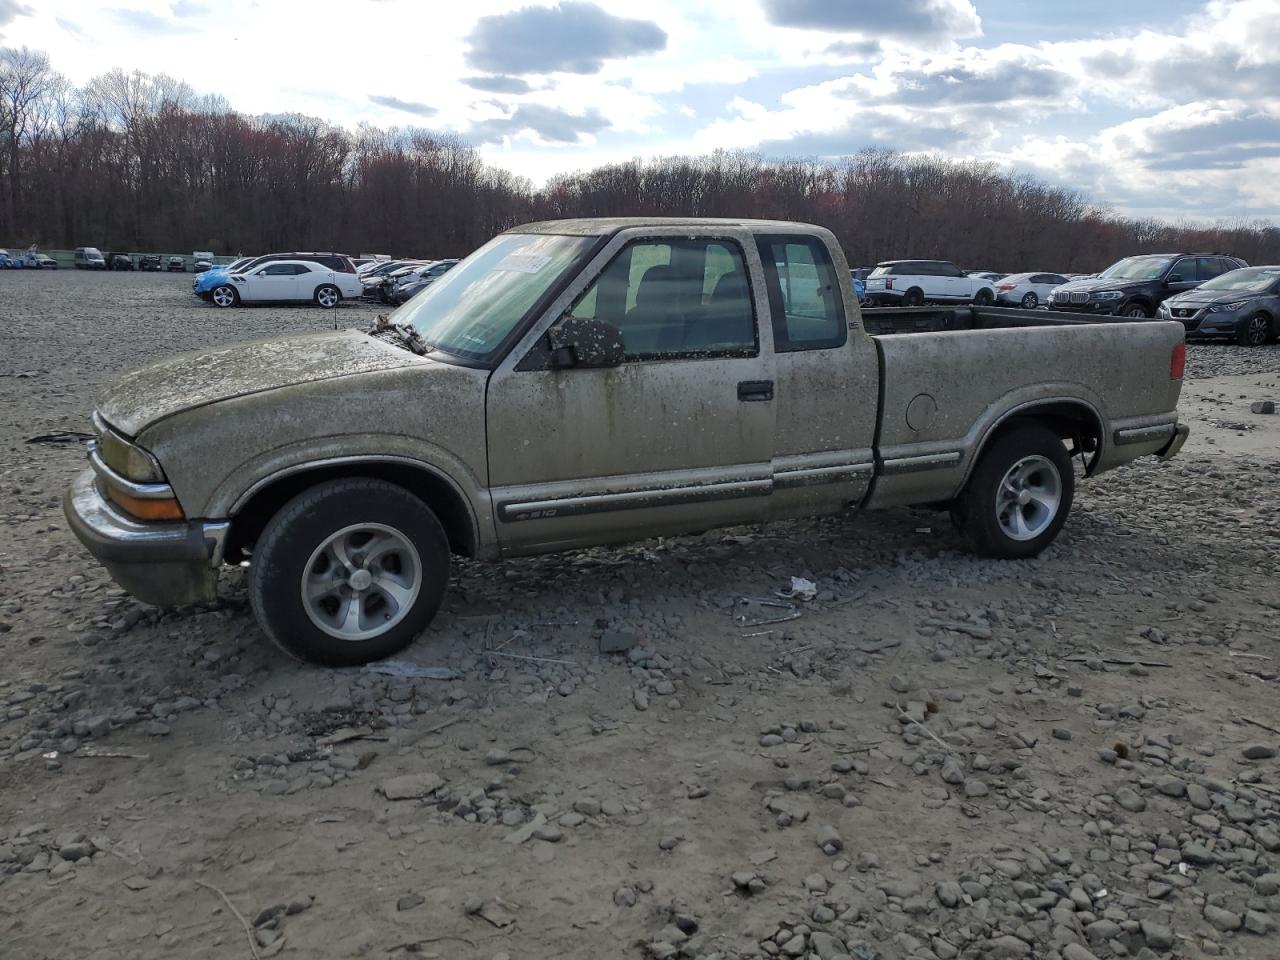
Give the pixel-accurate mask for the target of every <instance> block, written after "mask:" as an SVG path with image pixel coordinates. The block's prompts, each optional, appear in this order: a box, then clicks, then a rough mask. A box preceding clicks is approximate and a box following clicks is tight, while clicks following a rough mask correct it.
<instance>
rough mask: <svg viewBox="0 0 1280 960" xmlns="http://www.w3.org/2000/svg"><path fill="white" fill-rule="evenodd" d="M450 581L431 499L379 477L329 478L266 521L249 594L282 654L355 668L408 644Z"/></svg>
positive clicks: (445, 541) (442, 535) (446, 548)
mask: <svg viewBox="0 0 1280 960" xmlns="http://www.w3.org/2000/svg"><path fill="white" fill-rule="evenodd" d="M448 581H449V543H448V539H447V538H446V536H445V532H444V529H443V528H442V527H441V526H440V521H439V520H437V519H436V515H435V514H434V513H432V511H431V509H430V508H429V507H428V506H427V505H426V504H425V503H423V502H422V501H421V500H419V499H418V498H417V497H415V496H413V495H412V494H411V493H409V492H408V491H407V490H405V489H404V488H403V487H399V486H396V485H395V484H392V483H387V482H386V481H383V480H374V479H356V480H333V481H329V482H327V483H322V484H319V485H318V486H315V487H313V488H311V489H310V490H306V491H304V492H302V493H300V494H298V496H296V497H294V498H293V499H292V500H291V501H289V502H288V503H287V504H285V506H284V507H282V508H281V509H280V511H279V512H278V513H277V514H276V515H275V516H274V517H272V519H271V521H270V522H269V523H268V524H267V527H266V529H265V530H263V532H262V535H261V536H260V537H259V538H258V542H257V544H256V545H255V546H254V550H253V559H252V562H251V565H250V582H249V601H250V603H251V605H252V607H253V611H254V614H255V615H256V616H257V618H258V622H259V624H261V626H262V629H263V630H264V631H265V632H266V634H267V636H269V637H270V638H271V639H272V640H273V641H274V642H275V643H276V644H277V645H278V646H280V647H281V648H282V649H283V650H284V651H285V652H287V653H289V654H291V655H293V656H295V657H298V658H300V659H303V660H309V661H311V662H313V663H321V664H327V665H330V666H350V665H353V664H359V663H367V662H368V661H370V660H378V659H381V658H383V657H387V656H390V655H391V654H393V653H396V652H397V651H399V650H402V649H404V648H405V647H406V646H408V645H409V644H410V643H411V642H412V641H413V639H414V638H415V637H416V636H417V635H418V634H419V633H421V632H422V631H423V630H424V629H426V627H427V625H428V624H429V623H430V622H431V620H432V619H433V618H434V617H435V615H436V612H437V611H438V610H439V609H440V604H441V603H442V602H443V600H444V593H445V588H446V587H447V585H448Z"/></svg>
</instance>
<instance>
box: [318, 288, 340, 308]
mask: <svg viewBox="0 0 1280 960" xmlns="http://www.w3.org/2000/svg"><path fill="white" fill-rule="evenodd" d="M315 301H316V303H317V304H318V305H319V306H321V307H324V308H325V309H326V310H332V309H333V308H334V307H336V306H337V305H338V304H340V303H341V302H342V291H340V290H339V289H338V288H337V287H335V286H334V285H333V284H331V283H326V284H324V285H323V286H319V287H316V294H315Z"/></svg>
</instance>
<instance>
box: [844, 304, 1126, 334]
mask: <svg viewBox="0 0 1280 960" xmlns="http://www.w3.org/2000/svg"><path fill="white" fill-rule="evenodd" d="M861 312H862V325H863V327H864V328H865V329H866V331H867V333H869V334H871V335H872V336H878V335H883V334H891V333H946V332H949V331H953V330H999V329H1006V328H1009V327H1055V326H1081V325H1084V324H1107V323H1131V322H1133V321H1131V320H1126V319H1125V318H1124V317H1092V316H1088V315H1082V314H1079V313H1066V312H1061V311H1055V310H1022V309H1020V308H1017V307H974V306H956V307H946V306H925V307H863V308H862V311H861Z"/></svg>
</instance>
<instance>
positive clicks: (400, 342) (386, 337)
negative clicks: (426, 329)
mask: <svg viewBox="0 0 1280 960" xmlns="http://www.w3.org/2000/svg"><path fill="white" fill-rule="evenodd" d="M369 336H371V337H373V338H374V339H375V340H381V341H383V342H384V343H389V344H391V345H392V346H396V347H400V348H401V349H402V350H408V351H409V352H410V353H416V354H417V355H418V356H420V357H421V356H425V355H426V354H428V353H430V352H431V351H432V350H434V349H435V345H434V344H430V343H427V341H425V340H423V339H422V334H420V333H418V331H417V330H416V329H415V328H414V326H413V324H411V323H393V322H392V321H391V318H390V317H388V316H387V315H386V314H385V313H380V314H378V319H377V320H375V321H374V323H373V329H372V330H370V331H369Z"/></svg>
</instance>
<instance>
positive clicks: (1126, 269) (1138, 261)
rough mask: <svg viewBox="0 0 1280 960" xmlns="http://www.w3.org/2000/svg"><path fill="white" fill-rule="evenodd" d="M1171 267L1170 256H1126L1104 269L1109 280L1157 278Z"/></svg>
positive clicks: (1104, 273) (1102, 275)
mask: <svg viewBox="0 0 1280 960" xmlns="http://www.w3.org/2000/svg"><path fill="white" fill-rule="evenodd" d="M1168 267H1169V258H1168V257H1125V258H1124V259H1123V260H1121V261H1120V262H1119V263H1113V264H1112V265H1111V266H1109V267H1107V269H1105V270H1103V271H1102V272H1101V273H1100V274H1098V276H1099V277H1102V278H1104V279H1107V280H1155V279H1158V278H1159V277H1160V275H1161V274H1163V273H1164V272H1165V270H1167V269H1168Z"/></svg>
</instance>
